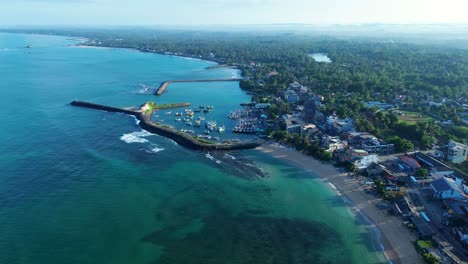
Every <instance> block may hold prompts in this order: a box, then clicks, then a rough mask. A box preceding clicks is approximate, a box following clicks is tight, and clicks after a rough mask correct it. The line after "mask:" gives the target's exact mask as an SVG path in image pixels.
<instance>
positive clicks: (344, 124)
mask: <svg viewBox="0 0 468 264" xmlns="http://www.w3.org/2000/svg"><path fill="white" fill-rule="evenodd" d="M333 127H334V129H335V131H336V132H337V133H343V132H347V131H351V130H353V128H354V120H353V119H352V118H349V117H348V118H345V119H337V120H335V123H334V126H333Z"/></svg>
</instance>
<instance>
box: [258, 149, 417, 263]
mask: <svg viewBox="0 0 468 264" xmlns="http://www.w3.org/2000/svg"><path fill="white" fill-rule="evenodd" d="M255 150H257V151H261V152H263V153H266V154H268V155H271V156H272V157H274V158H277V159H281V160H283V161H286V162H287V163H289V164H290V165H293V166H295V167H298V168H301V169H304V170H306V171H308V172H310V173H311V174H313V175H314V176H315V177H316V178H318V179H320V180H321V181H322V182H323V183H324V184H325V185H327V187H328V188H330V189H331V190H332V191H334V192H336V194H337V195H338V196H339V197H340V198H341V199H342V200H343V202H344V203H346V204H347V206H348V207H349V209H350V210H351V212H352V213H353V214H354V216H355V217H357V218H358V219H359V220H361V219H362V220H363V222H365V224H366V227H367V228H369V231H370V232H372V236H373V240H374V239H375V240H376V241H373V244H375V243H374V242H378V243H379V246H380V249H377V250H379V251H381V252H382V253H383V254H384V255H385V257H386V258H387V260H388V263H392V264H400V263H414V264H417V263H424V261H423V259H422V257H421V256H420V255H419V254H418V253H417V252H416V249H415V248H414V245H413V243H412V241H414V240H415V239H416V237H415V236H414V235H413V234H412V233H410V232H409V230H408V229H406V228H405V227H404V226H403V220H402V219H401V218H399V217H396V216H393V215H389V214H388V213H386V212H385V211H382V210H380V209H378V208H377V207H376V204H377V203H378V202H380V201H381V199H380V198H377V197H375V196H371V195H369V194H366V193H365V192H364V190H363V186H362V185H361V184H360V183H359V181H358V180H357V179H355V178H351V177H349V176H346V173H339V172H338V171H337V170H336V168H335V167H333V166H332V165H331V164H325V163H322V162H320V161H318V160H316V159H313V158H311V157H308V156H306V155H304V154H302V153H300V152H298V151H295V150H290V149H286V148H284V147H281V146H279V145H276V144H275V145H273V144H263V145H262V146H260V147H257V148H256V149H255Z"/></svg>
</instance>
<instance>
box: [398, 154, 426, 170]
mask: <svg viewBox="0 0 468 264" xmlns="http://www.w3.org/2000/svg"><path fill="white" fill-rule="evenodd" d="M400 160H401V161H402V162H404V163H405V164H406V165H408V166H410V167H411V168H412V169H414V170H417V169H419V168H421V164H419V162H418V161H417V160H415V159H413V158H411V157H408V156H401V157H400Z"/></svg>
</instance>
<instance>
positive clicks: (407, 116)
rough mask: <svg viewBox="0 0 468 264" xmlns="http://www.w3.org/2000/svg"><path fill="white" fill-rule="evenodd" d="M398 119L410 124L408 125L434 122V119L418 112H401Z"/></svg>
mask: <svg viewBox="0 0 468 264" xmlns="http://www.w3.org/2000/svg"><path fill="white" fill-rule="evenodd" d="M399 113H401V114H399V115H398V117H399V119H400V120H401V121H404V122H408V123H416V122H418V121H420V122H427V121H430V120H433V118H431V117H428V116H425V115H423V114H421V113H418V112H410V111H399Z"/></svg>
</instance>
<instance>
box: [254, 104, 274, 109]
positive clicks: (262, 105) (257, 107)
mask: <svg viewBox="0 0 468 264" xmlns="http://www.w3.org/2000/svg"><path fill="white" fill-rule="evenodd" d="M270 106H271V104H268V103H258V104H255V109H267V108H268V107H270Z"/></svg>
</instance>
